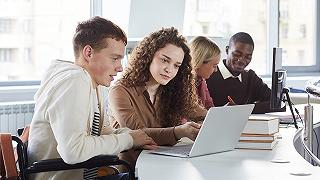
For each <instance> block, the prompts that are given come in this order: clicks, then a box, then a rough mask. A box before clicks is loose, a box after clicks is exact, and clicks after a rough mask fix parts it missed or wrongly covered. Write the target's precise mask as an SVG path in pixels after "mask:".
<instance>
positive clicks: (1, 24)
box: [0, 7, 13, 34]
mask: <svg viewBox="0 0 320 180" xmlns="http://www.w3.org/2000/svg"><path fill="white" fill-rule="evenodd" d="M0 9H1V7H0ZM12 25H13V20H12V19H7V18H1V17H0V34H2V33H11V31H12Z"/></svg>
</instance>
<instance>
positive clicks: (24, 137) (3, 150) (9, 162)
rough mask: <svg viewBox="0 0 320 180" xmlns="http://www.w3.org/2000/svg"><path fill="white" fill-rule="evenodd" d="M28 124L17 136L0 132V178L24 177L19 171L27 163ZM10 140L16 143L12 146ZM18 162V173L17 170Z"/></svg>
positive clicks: (21, 170)
mask: <svg viewBox="0 0 320 180" xmlns="http://www.w3.org/2000/svg"><path fill="white" fill-rule="evenodd" d="M29 129H30V128H29V126H26V127H25V128H24V129H23V131H22V134H21V135H20V136H19V137H16V136H12V135H11V134H7V133H0V165H1V166H0V178H2V179H16V178H18V177H19V176H20V177H21V178H20V179H25V174H24V173H21V172H23V170H24V169H25V168H26V167H27V165H28V157H27V146H26V143H27V142H28V138H29ZM12 141H15V142H16V143H17V145H16V147H13V144H12ZM17 162H18V163H19V169H20V173H19V172H18V168H17Z"/></svg>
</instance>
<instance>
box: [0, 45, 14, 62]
mask: <svg viewBox="0 0 320 180" xmlns="http://www.w3.org/2000/svg"><path fill="white" fill-rule="evenodd" d="M12 58H13V49H10V48H3V49H0V62H2V63H8V62H12V60H13V59H12Z"/></svg>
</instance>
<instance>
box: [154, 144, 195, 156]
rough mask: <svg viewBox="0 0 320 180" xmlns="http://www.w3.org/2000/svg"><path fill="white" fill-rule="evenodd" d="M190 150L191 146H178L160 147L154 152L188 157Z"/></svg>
mask: <svg viewBox="0 0 320 180" xmlns="http://www.w3.org/2000/svg"><path fill="white" fill-rule="evenodd" d="M191 148H192V144H188V145H180V146H172V147H160V148H158V149H157V150H156V151H157V152H165V153H171V154H183V155H189V153H190V151H191Z"/></svg>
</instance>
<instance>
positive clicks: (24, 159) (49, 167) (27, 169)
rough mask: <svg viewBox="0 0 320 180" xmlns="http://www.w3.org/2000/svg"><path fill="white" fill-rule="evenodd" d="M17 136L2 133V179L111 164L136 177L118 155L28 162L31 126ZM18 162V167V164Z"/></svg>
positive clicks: (132, 170)
mask: <svg viewBox="0 0 320 180" xmlns="http://www.w3.org/2000/svg"><path fill="white" fill-rule="evenodd" d="M18 134H19V135H20V136H19V137H17V136H12V135H11V134H6V133H0V180H5V179H7V180H9V179H19V180H28V175H29V174H32V173H40V172H49V171H61V170H71V169H83V168H95V167H104V166H111V165H123V166H125V167H126V168H127V169H128V171H129V176H130V179H133V180H134V179H135V175H134V169H133V168H131V167H130V165H129V164H128V163H127V162H126V161H123V160H120V159H119V158H118V156H113V155H99V156H95V157H93V158H91V159H89V160H87V161H85V162H81V163H77V164H67V163H65V162H64V161H63V160H62V159H61V158H57V159H46V160H40V161H37V162H34V163H32V164H28V154H27V142H28V136H29V127H26V128H25V129H19V130H18ZM12 141H15V142H16V143H17V147H16V149H14V148H13V146H12ZM16 162H18V167H17V165H16Z"/></svg>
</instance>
